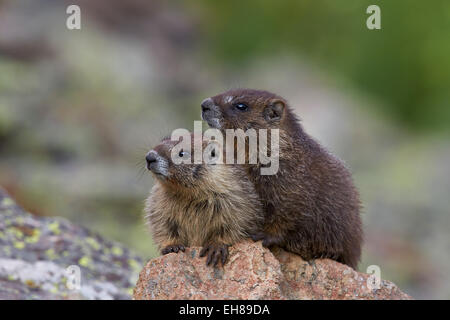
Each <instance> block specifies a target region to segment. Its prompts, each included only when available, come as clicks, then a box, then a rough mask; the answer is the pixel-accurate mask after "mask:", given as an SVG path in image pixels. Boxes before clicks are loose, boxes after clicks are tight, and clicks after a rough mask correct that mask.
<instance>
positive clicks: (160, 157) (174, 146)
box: [145, 134, 223, 188]
mask: <svg viewBox="0 0 450 320" xmlns="http://www.w3.org/2000/svg"><path fill="white" fill-rule="evenodd" d="M196 139H197V138H196ZM198 139H201V142H200V145H201V147H202V149H201V150H198V152H201V154H202V163H199V164H197V163H194V146H195V144H194V134H191V135H190V141H188V142H186V141H184V143H187V144H188V145H189V143H190V148H186V149H184V148H183V145H182V142H183V141H182V138H180V139H179V140H178V141H173V140H171V139H170V137H169V138H164V139H163V140H162V141H161V142H160V144H159V145H157V146H156V147H154V148H153V149H152V150H150V151H149V152H148V153H147V155H146V156H145V160H146V162H147V169H148V170H150V171H151V173H152V174H153V176H154V177H155V178H156V179H158V181H159V182H160V183H161V184H163V185H166V186H173V187H186V188H195V187H197V186H201V187H202V188H204V187H205V184H206V182H208V183H209V182H210V183H214V182H213V181H212V180H214V179H215V178H217V177H218V176H219V174H218V172H217V171H218V170H219V169H218V167H219V166H220V167H221V166H223V165H217V166H216V164H217V163H218V162H219V161H221V158H220V155H221V152H222V148H221V146H220V145H219V143H218V142H217V141H214V140H212V141H207V140H205V141H203V138H202V137H201V136H200V137H199V138H198ZM184 146H186V144H184ZM219 171H220V170H219ZM206 180H207V181H206Z"/></svg>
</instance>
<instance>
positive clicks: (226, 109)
mask: <svg viewBox="0 0 450 320" xmlns="http://www.w3.org/2000/svg"><path fill="white" fill-rule="evenodd" d="M238 103H244V104H245V105H246V106H248V108H247V109H246V110H239V109H237V107H236V106H237V104H238ZM202 110H203V118H204V119H205V120H206V121H208V123H209V124H210V126H212V127H215V128H218V129H221V130H222V131H224V130H225V129H243V130H247V129H250V128H253V129H277V128H278V129H280V159H279V171H278V173H277V174H276V175H266V176H264V175H261V174H260V165H259V164H256V165H246V166H247V168H248V175H249V177H250V180H251V181H253V183H254V185H255V188H256V190H257V192H258V194H259V196H260V198H261V199H262V201H263V204H264V209H265V215H266V217H265V223H264V228H263V229H264V230H263V232H261V233H259V234H256V235H254V236H253V238H254V240H263V245H265V246H271V245H278V246H281V247H284V248H285V249H287V250H288V251H291V252H294V253H297V254H299V255H300V256H302V257H303V258H304V259H307V260H310V259H314V258H330V259H334V260H337V261H339V262H342V263H345V264H347V265H349V266H351V267H353V268H356V267H357V264H358V261H359V259H360V255H361V244H362V234H363V231H362V224H361V219H360V214H359V211H360V207H361V206H360V201H359V195H358V191H357V190H356V188H355V187H354V185H353V182H352V178H351V174H350V173H349V170H348V169H347V168H346V167H345V165H344V164H343V163H342V162H341V161H340V160H339V159H338V158H336V157H335V156H333V155H332V154H330V153H329V152H328V151H327V150H325V149H324V148H323V147H322V146H320V145H319V143H318V142H316V141H315V140H314V139H313V138H311V137H310V136H309V135H308V134H307V133H305V132H304V131H303V129H302V127H301V125H300V123H299V121H298V120H297V118H296V116H295V115H294V113H293V111H292V110H291V108H290V107H289V106H288V104H287V102H286V100H285V99H283V98H282V97H280V96H278V95H275V94H273V93H270V92H267V91H260V90H250V89H236V90H230V91H228V92H225V93H222V94H219V95H217V96H214V97H212V98H211V100H208V101H207V100H205V102H204V103H203V104H202Z"/></svg>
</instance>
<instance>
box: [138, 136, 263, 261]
mask: <svg viewBox="0 0 450 320" xmlns="http://www.w3.org/2000/svg"><path fill="white" fill-rule="evenodd" d="M177 143H178V141H172V140H170V138H165V139H163V141H161V143H160V144H159V145H158V146H156V147H155V148H154V149H153V150H151V151H149V152H148V154H147V155H146V162H147V168H148V169H149V170H150V171H151V172H152V173H153V175H154V177H155V178H156V179H155V185H154V187H153V189H152V191H151V195H150V196H149V198H148V199H147V204H146V209H145V210H146V220H147V223H148V224H149V225H150V229H151V231H152V234H153V239H154V241H155V243H156V244H157V245H158V247H159V249H160V250H161V253H162V254H167V253H170V252H178V251H179V250H181V251H184V250H185V247H186V246H203V248H202V250H201V252H200V256H205V255H206V254H208V257H207V259H206V264H207V265H209V264H213V265H214V266H216V265H217V264H218V262H219V261H221V263H222V265H224V263H225V262H226V259H227V257H228V246H230V245H233V244H234V243H236V242H239V241H242V240H243V239H245V238H248V239H250V235H251V234H254V233H255V232H257V231H258V230H260V229H261V228H262V221H263V219H264V213H263V208H262V203H261V201H260V200H259V197H258V194H257V192H256V190H255V188H254V186H253V183H252V182H251V181H250V180H249V178H248V176H247V174H246V172H245V170H244V168H242V167H240V166H229V165H225V164H219V163H217V164H215V163H214V161H210V162H209V163H205V162H202V163H201V164H194V163H192V164H175V163H174V161H173V159H172V158H171V154H172V149H173V148H174V146H175V145H177ZM191 143H192V144H193V143H194V135H193V134H191ZM211 143H218V142H215V141H212V140H211V141H209V142H208V141H203V142H202V147H203V148H206V147H208V146H210V144H211ZM191 150H194V149H193V148H191ZM204 150H207V149H204ZM216 150H220V152H222V148H221V146H218V147H217V148H210V151H207V152H211V158H214V157H216V154H215V153H216ZM174 151H175V152H178V151H177V150H174ZM175 154H176V153H175ZM176 155H177V156H179V157H188V159H189V157H190V154H189V152H188V151H183V150H181V151H179V153H178V154H176Z"/></svg>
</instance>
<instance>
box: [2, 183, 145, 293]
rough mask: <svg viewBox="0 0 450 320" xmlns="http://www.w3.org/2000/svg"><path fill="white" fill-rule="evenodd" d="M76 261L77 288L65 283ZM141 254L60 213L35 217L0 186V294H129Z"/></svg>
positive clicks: (138, 267) (136, 273)
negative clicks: (68, 269) (77, 223)
mask: <svg viewBox="0 0 450 320" xmlns="http://www.w3.org/2000/svg"><path fill="white" fill-rule="evenodd" d="M73 265H75V266H78V267H79V268H80V269H79V270H80V275H81V287H80V288H79V290H71V289H69V287H68V286H67V277H68V273H67V272H66V270H67V268H68V267H69V266H73ZM141 267H142V259H141V258H140V257H139V256H137V255H136V254H134V253H132V252H131V251H130V250H129V249H127V248H126V247H124V246H123V245H122V244H119V243H116V242H113V241H109V240H106V239H104V238H102V237H101V236H99V235H98V234H96V233H93V232H91V231H89V230H88V229H86V228H83V227H81V226H78V225H75V224H73V223H71V222H69V221H68V220H66V219H63V218H57V217H52V218H40V217H35V216H33V215H31V214H29V213H27V212H25V211H24V210H23V209H22V208H20V207H19V206H18V205H16V203H15V202H14V201H13V200H12V199H11V198H10V197H9V196H8V195H7V194H6V193H5V192H4V191H3V190H2V189H0V299H130V298H131V292H132V289H133V287H134V284H135V283H136V279H137V276H138V272H139V270H140V269H141Z"/></svg>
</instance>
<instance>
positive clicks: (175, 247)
mask: <svg viewBox="0 0 450 320" xmlns="http://www.w3.org/2000/svg"><path fill="white" fill-rule="evenodd" d="M185 249H186V248H185V247H184V246H183V245H182V244H174V245H170V246H167V247H165V248H164V249H162V250H161V254H168V253H171V252H175V253H177V252H178V251H183V252H184V250H185Z"/></svg>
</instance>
